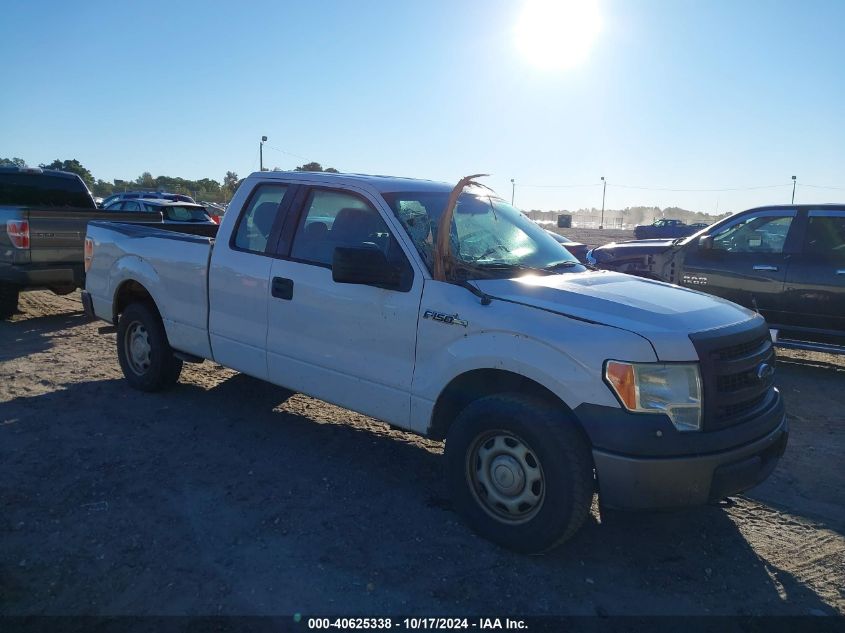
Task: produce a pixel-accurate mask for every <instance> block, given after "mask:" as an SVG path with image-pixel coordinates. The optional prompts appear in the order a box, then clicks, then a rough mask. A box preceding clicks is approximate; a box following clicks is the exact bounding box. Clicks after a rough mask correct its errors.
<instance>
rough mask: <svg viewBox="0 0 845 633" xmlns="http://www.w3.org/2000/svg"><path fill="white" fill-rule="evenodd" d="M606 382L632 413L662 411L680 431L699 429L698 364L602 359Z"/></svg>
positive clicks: (699, 386) (699, 394)
mask: <svg viewBox="0 0 845 633" xmlns="http://www.w3.org/2000/svg"><path fill="white" fill-rule="evenodd" d="M604 377H605V380H607V384H609V385H610V387H611V389H613V391H614V392H615V393H616V395H617V396H618V397H619V400H620V401H621V402H622V404H623V405H625V408H626V409H628V410H629V411H634V412H635V413H655V412H659V413H665V414H666V415H668V416H669V419H670V420H672V424H674V425H675V428H676V429H678V430H679V431H700V430H701V374H700V373H699V371H698V365H697V364H681V363H668V364H661V363H625V362H622V361H616V360H609V361H607V363H605V367H604Z"/></svg>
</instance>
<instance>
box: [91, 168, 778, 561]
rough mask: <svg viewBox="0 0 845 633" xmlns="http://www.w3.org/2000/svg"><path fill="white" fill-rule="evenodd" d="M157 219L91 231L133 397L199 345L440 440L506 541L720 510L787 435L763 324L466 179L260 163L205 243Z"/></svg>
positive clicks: (516, 545) (469, 497)
mask: <svg viewBox="0 0 845 633" xmlns="http://www.w3.org/2000/svg"><path fill="white" fill-rule="evenodd" d="M462 183H463V181H462ZM447 227H448V228H447ZM164 229H165V227H163V226H162V225H160V224H159V225H157V226H150V225H139V224H131V225H130V224H119V223H110V222H91V223H90V224H89V226H88V233H87V238H86V247H85V267H86V270H87V277H86V291H85V292H84V293H83V302H84V304H85V308H86V312H87V313H88V314H89V315H90V316H96V317H98V318H100V319H104V320H106V321H110V322H112V323H114V324H115V325H116V326H117V355H118V359H119V362H120V366H121V368H122V369H123V373H124V375H125V376H126V380H127V382H128V383H129V384H130V385H131V386H132V387H135V388H137V389H141V390H145V391H154V390H158V389H162V388H166V387H169V386H172V385H173V384H174V383H176V382H177V380H178V377H179V373H180V370H181V367H182V363H183V361H187V362H199V361H201V360H203V359H209V360H213V361H215V362H217V363H220V364H222V365H225V366H226V367H230V368H232V369H235V370H237V371H240V372H243V373H246V374H249V375H251V376H255V377H257V378H260V379H263V380H267V381H269V382H272V383H275V384H278V385H282V386H284V387H287V388H289V389H293V390H296V391H300V392H303V393H305V394H308V395H311V396H314V397H315V398H320V399H322V400H326V401H328V402H332V403H334V404H337V405H340V406H343V407H347V408H349V409H352V410H355V411H359V412H361V413H364V414H366V415H370V416H372V417H374V418H377V419H380V420H383V421H386V422H387V423H389V424H391V425H393V426H396V427H400V428H403V429H408V430H409V431H413V432H416V433H420V434H423V435H426V436H428V437H432V438H437V439H445V440H446V444H445V460H446V466H447V477H448V478H449V486H450V488H451V490H452V491H453V493H454V501H455V507H456V508H457V509H458V510H459V512H460V513H461V514H462V515H463V516H464V518H465V519H466V521H467V522H468V523H469V525H470V526H471V527H472V528H473V529H475V530H476V531H477V532H479V533H480V534H482V535H483V536H485V537H487V538H489V539H491V540H493V541H496V542H498V543H500V544H503V545H505V546H507V547H510V548H513V549H516V550H519V551H523V552H532V553H534V552H541V551H544V550H547V549H549V548H551V547H553V546H555V545H556V544H558V543H560V542H561V541H563V540H565V539H566V538H568V537H569V536H571V535H572V534H573V533H575V532H576V530H577V529H578V528H579V526H580V525H581V523H582V522H583V520H584V519H585V517H586V516H587V514H588V512H589V509H590V505H591V501H592V498H593V494H594V493H595V492H598V495H599V500H600V502H601V503H602V504H603V506H606V507H614V508H665V507H677V506H688V505H696V504H703V503H707V502H710V501H717V500H720V499H722V498H724V497H725V496H727V495H732V494H736V493H738V492H741V491H743V490H747V489H749V488H751V487H753V486H754V485H756V484H757V483H759V482H760V481H762V480H763V479H765V478H766V477H767V476H768V475H769V473H771V472H772V470H773V469H774V467H775V465H776V463H777V461H778V458H779V457H780V456H781V455H782V454H783V451H784V449H785V446H786V440H787V423H786V419H785V414H784V404H783V400H782V398H781V395H780V394H779V392H778V390H777V389H776V388H775V387H774V385H773V380H774V379H773V373H774V352H773V348H772V344H771V340H770V337H769V331H768V329H767V327H766V324H765V322H764V321H763V319H762V318H761V317H760V316H759V315H757V314H755V313H753V312H751V311H749V310H746V309H745V308H742V307H740V306H738V305H735V304H733V303H730V302H728V301H725V300H722V299H718V298H715V297H711V296H708V295H704V294H701V293H698V292H695V291H692V290H686V289H681V288H677V287H675V286H671V285H669V284H665V283H662V282H657V281H650V280H645V279H641V278H637V277H632V276H628V275H624V274H620V273H614V272H608V271H594V270H588V269H587V268H585V267H584V266H582V265H581V264H579V263H578V262H577V261H576V260H575V259H574V258H573V257H572V256H571V255H569V253H568V252H567V251H566V250H565V249H564V248H563V247H562V246H561V245H560V244H559V243H558V242H556V241H555V240H554V239H553V238H551V237H550V236H549V235H548V234H547V233H546V232H545V231H544V230H543V229H541V228H540V227H539V226H537V225H535V224H533V223H532V222H531V221H530V220H529V219H527V218H526V217H525V216H524V215H523V214H521V213H520V212H519V211H518V210H516V209H515V208H513V207H512V206H510V205H509V204H507V203H506V202H504V201H503V200H501V199H500V198H498V197H496V196H494V195H492V194H491V193H490V192H489V191H487V190H484V189H481V188H479V187H478V186H469V187H467V188H464V187H463V184H460V185H459V186H458V187H454V188H453V187H452V186H451V185H449V184H445V183H437V182H430V181H425V180H412V179H405V178H390V177H381V176H363V175H349V174H339V175H338V174H323V173H295V172H273V173H268V172H262V173H255V174H252V175H251V176H250V177H249V178H247V179H246V180H245V181H244V183H243V184H242V185H241V187H240V188H239V189H238V192H237V194H236V195H235V197H234V199H233V200H232V203H231V205H230V206H229V210H228V212H227V213H226V215H225V217H224V219H223V222H222V224H221V226H220V228H219V231H218V233H217V235H216V238H209V237H204V236H199V235H190V234H186V233H177V232H175V231H172V230H164Z"/></svg>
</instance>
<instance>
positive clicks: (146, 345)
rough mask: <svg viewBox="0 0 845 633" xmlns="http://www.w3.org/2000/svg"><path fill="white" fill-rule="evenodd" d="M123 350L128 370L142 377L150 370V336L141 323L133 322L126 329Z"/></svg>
mask: <svg viewBox="0 0 845 633" xmlns="http://www.w3.org/2000/svg"><path fill="white" fill-rule="evenodd" d="M124 349H125V350H126V361H127V363H128V364H129V368H130V369H131V370H132V371H133V372H134V373H136V374H137V375H139V376H143V375H144V374H146V373H147V371H148V370H149V369H150V353H151V352H152V347H151V346H150V336H149V334H148V333H147V328H145V327H144V324H143V323H140V322H138V321H135V322H133V323H131V324H130V325H129V327H128V328H126V336H125V337H124Z"/></svg>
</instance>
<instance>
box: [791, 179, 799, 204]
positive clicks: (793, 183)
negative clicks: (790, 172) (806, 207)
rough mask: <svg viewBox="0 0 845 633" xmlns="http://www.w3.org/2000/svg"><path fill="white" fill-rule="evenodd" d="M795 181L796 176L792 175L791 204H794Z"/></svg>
mask: <svg viewBox="0 0 845 633" xmlns="http://www.w3.org/2000/svg"><path fill="white" fill-rule="evenodd" d="M796 182H798V181H797V176H793V177H792V204H795V183H796Z"/></svg>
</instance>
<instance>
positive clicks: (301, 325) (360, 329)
mask: <svg viewBox="0 0 845 633" xmlns="http://www.w3.org/2000/svg"><path fill="white" fill-rule="evenodd" d="M302 200H303V203H302V205H301V209H300V212H299V216H298V217H296V216H291V217H290V218H288V221H287V222H286V224H285V228H284V230H283V232H282V235H281V237H280V240H279V243H278V246H277V249H276V254H275V259H274V260H273V264H272V268H271V271H270V288H269V294H270V296H269V302H270V305H269V313H268V314H269V319H268V332H267V365H268V371H269V377H270V381H271V382H274V383H276V384H279V385H283V386H285V387H288V388H289V389H294V390H296V391H301V392H304V393H307V394H309V395H311V396H314V397H316V398H320V399H322V400H326V401H328V402H332V403H334V404H337V405H340V406H342V407H346V408H349V409H352V410H354V411H359V412H361V413H365V414H367V415H370V416H373V417H375V418H377V419H380V420H387V421H389V422H391V423H393V424H396V425H400V426H407V425H408V423H409V418H410V387H411V380H412V378H413V372H414V359H415V350H416V340H417V338H416V337H417V320H418V317H419V307H420V298H421V296H422V287H423V279H422V275H421V274H420V272H419V271H414V269H413V264H412V263H411V262H410V260H409V258H408V257H407V255H406V253H405V252H404V251H403V250H402V247H401V246H400V244H399V242H398V241H397V240H396V238H395V237H394V235H393V233H392V230H391V228H390V227H389V226H388V224H387V223H386V222H385V219H384V217H383V216H382V214H381V212H380V210H379V208H378V207H377V206H376V205H375V204H374V203H373V201H372V200H371V199H369V198H368V197H366V196H364V195H362V194H359V193H358V192H353V191H350V190H345V189H336V188H329V187H324V186H320V187H316V186H315V187H309V188H308V189H306V190H304V191H303V195H302ZM337 247H345V248H364V249H379V250H381V251H382V252H384V254H385V256H386V258H387V260H388V261H389V262H390V263H391V264H393V265H396V266H400V267H403V268H405V269H406V270H407V271H408V275H407V279H408V283H407V285H405V286H403V287H401V288H395V289H387V288H381V287H375V286H369V285H364V284H352V283H340V282H336V281H334V280H333V277H332V265H333V256H334V250H335V248H337Z"/></svg>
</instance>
